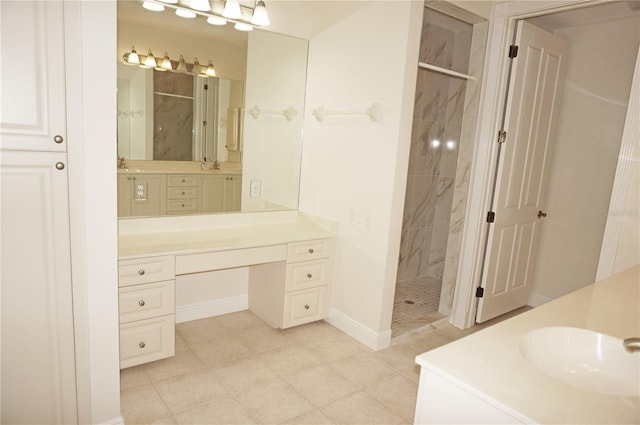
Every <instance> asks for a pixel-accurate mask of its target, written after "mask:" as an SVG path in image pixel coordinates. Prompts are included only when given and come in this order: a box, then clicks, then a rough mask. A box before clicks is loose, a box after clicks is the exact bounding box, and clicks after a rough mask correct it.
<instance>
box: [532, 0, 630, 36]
mask: <svg viewBox="0 0 640 425" xmlns="http://www.w3.org/2000/svg"><path fill="white" fill-rule="evenodd" d="M636 6H640V0H630V1H611V2H608V3H605V4H601V5H595V6H590V7H583V8H580V9H574V10H569V11H566V12H558V13H553V14H550V15H543V16H537V17H535V18H529V19H527V21H529V22H531V23H532V24H534V25H536V26H539V27H541V28H544V29H546V30H547V31H555V30H557V29H561V28H569V27H577V26H583V25H592V24H597V23H599V22H606V21H613V20H617V19H627V18H633V17H638V16H640V7H636ZM634 9H635V10H634Z"/></svg>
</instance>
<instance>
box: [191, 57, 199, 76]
mask: <svg viewBox="0 0 640 425" xmlns="http://www.w3.org/2000/svg"><path fill="white" fill-rule="evenodd" d="M191 72H193V73H194V74H200V62H198V58H194V59H193V67H192V68H191Z"/></svg>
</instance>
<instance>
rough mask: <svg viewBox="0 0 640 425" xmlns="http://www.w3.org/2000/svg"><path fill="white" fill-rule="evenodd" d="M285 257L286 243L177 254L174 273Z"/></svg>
mask: <svg viewBox="0 0 640 425" xmlns="http://www.w3.org/2000/svg"><path fill="white" fill-rule="evenodd" d="M286 258H287V246H286V245H270V246H261V247H256V248H246V249H231V250H228V251H218V252H206V253H202V254H189V255H178V256H177V257H176V273H177V274H189V273H198V272H206V271H213V270H223V269H231V268H236V267H245V266H252V265H255V264H265V263H273V262H277V261H284V260H285V259H286Z"/></svg>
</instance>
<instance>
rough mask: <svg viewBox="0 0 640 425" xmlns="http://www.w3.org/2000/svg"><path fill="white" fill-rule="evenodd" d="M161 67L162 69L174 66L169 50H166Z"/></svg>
mask: <svg viewBox="0 0 640 425" xmlns="http://www.w3.org/2000/svg"><path fill="white" fill-rule="evenodd" d="M161 67H162V69H169V70H170V69H173V66H172V65H171V59H169V55H168V54H167V52H164V59H162V65H161Z"/></svg>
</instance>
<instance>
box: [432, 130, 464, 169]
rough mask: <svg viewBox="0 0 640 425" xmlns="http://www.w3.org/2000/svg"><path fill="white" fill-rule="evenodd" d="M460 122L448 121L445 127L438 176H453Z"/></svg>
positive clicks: (455, 167)
mask: <svg viewBox="0 0 640 425" xmlns="http://www.w3.org/2000/svg"><path fill="white" fill-rule="evenodd" d="M461 127H462V126H461V125H460V124H455V123H448V124H447V125H446V127H445V131H444V137H443V142H442V146H441V152H442V153H441V157H440V164H439V169H438V175H439V176H440V177H450V178H455V176H456V169H457V164H458V152H459V148H460V133H461V132H462V130H461Z"/></svg>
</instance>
